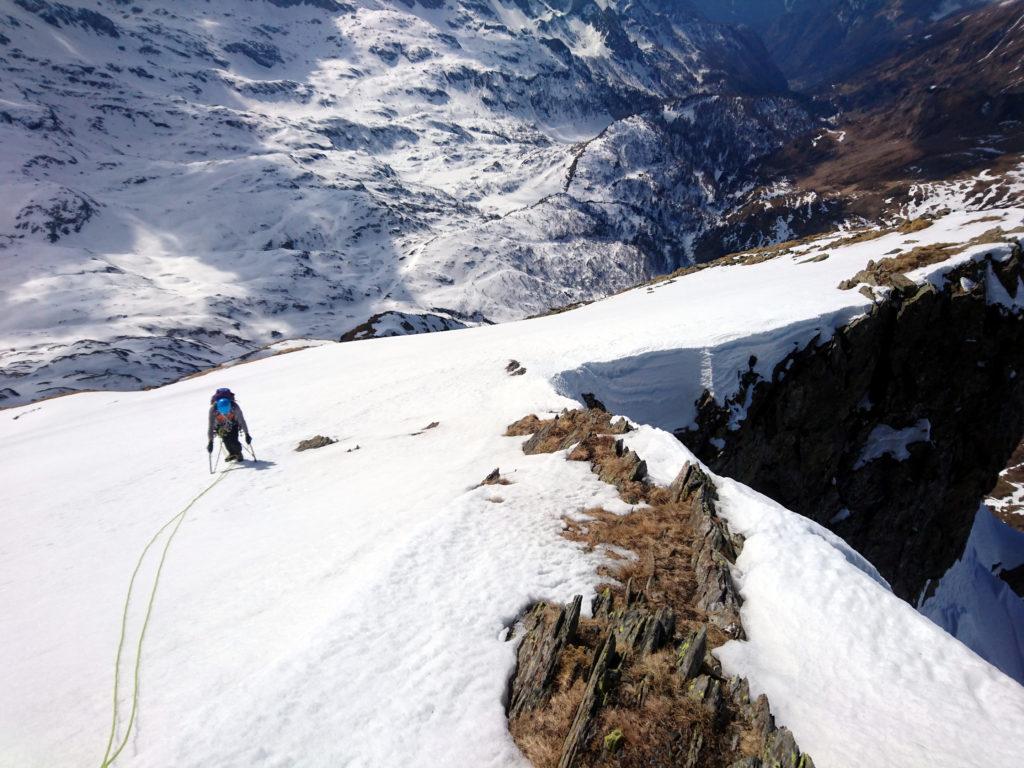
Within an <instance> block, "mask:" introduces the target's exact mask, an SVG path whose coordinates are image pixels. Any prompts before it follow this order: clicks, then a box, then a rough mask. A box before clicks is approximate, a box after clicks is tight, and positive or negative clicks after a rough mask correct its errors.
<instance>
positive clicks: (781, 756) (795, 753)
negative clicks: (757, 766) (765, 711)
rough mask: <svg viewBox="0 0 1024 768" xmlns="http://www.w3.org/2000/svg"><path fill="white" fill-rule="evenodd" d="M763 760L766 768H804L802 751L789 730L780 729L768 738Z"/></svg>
mask: <svg viewBox="0 0 1024 768" xmlns="http://www.w3.org/2000/svg"><path fill="white" fill-rule="evenodd" d="M762 760H763V762H764V764H765V768H802V766H801V762H800V749H799V748H798V747H797V745H796V739H794V738H793V734H792V733H791V732H790V730H789V729H788V728H779V729H778V730H776V731H773V732H772V733H771V734H770V735H769V736H768V740H767V741H766V742H765V746H764V754H763V755H762Z"/></svg>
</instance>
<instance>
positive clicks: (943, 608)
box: [921, 506, 1024, 685]
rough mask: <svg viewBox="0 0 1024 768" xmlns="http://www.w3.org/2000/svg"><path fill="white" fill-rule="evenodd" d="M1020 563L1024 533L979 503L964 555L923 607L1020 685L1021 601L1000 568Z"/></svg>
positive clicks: (1023, 660) (1023, 664)
mask: <svg viewBox="0 0 1024 768" xmlns="http://www.w3.org/2000/svg"><path fill="white" fill-rule="evenodd" d="M1021 565H1024V533H1021V532H1020V531H1016V530H1014V529H1013V528H1011V527H1009V526H1008V525H1005V524H1003V523H1002V522H1000V521H999V519H998V518H996V517H995V516H994V515H993V514H992V513H991V512H990V511H989V510H988V509H987V508H985V507H984V506H982V507H981V508H980V509H979V510H978V515H977V517H976V518H975V521H974V527H973V528H972V529H971V538H970V539H969V540H968V542H967V548H966V549H965V550H964V554H963V557H961V558H960V559H959V560H958V561H957V563H956V564H955V565H954V566H953V567H952V568H951V569H950V570H949V572H948V573H947V574H946V575H945V576H943V577H942V580H941V581H940V582H939V584H938V587H936V589H935V594H934V595H932V596H931V597H929V598H928V599H927V600H926V601H925V602H924V603H923V605H922V606H921V612H922V613H923V614H924V615H925V616H927V617H929V618H930V619H932V620H933V621H934V622H935V623H936V624H938V625H939V626H941V627H943V628H945V629H946V630H947V631H948V632H949V633H950V634H951V635H953V636H954V637H956V638H958V639H959V640H962V641H963V642H964V643H966V644H967V645H969V646H970V647H971V648H973V649H974V650H975V651H977V652H978V653H979V654H980V655H981V656H983V657H984V658H986V659H988V660H989V661H991V662H992V663H993V664H997V665H998V666H999V668H1000V669H1002V670H1003V671H1005V672H1006V673H1007V674H1008V675H1010V676H1011V677H1013V678H1014V679H1015V680H1016V681H1017V682H1019V683H1021V685H1024V601H1022V600H1021V598H1020V597H1019V596H1018V595H1017V594H1016V593H1015V592H1014V591H1013V589H1012V588H1011V587H1010V585H1009V584H1007V583H1006V582H1004V581H1003V580H1002V579H1000V578H999V573H1000V571H1004V570H1007V571H1009V570H1013V569H1014V568H1017V567H1019V566H1021Z"/></svg>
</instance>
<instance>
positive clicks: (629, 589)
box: [626, 576, 640, 608]
mask: <svg viewBox="0 0 1024 768" xmlns="http://www.w3.org/2000/svg"><path fill="white" fill-rule="evenodd" d="M639 600H640V594H639V593H638V592H636V591H635V590H634V589H633V577H632V576H630V577H629V578H628V579H626V607H627V608H629V607H630V606H632V605H633V603H636V602H638V601H639Z"/></svg>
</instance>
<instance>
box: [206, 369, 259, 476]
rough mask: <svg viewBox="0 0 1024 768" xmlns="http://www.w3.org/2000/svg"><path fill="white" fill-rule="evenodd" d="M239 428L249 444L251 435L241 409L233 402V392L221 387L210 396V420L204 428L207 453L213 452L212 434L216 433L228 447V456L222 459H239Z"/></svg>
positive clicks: (240, 453) (240, 456)
mask: <svg viewBox="0 0 1024 768" xmlns="http://www.w3.org/2000/svg"><path fill="white" fill-rule="evenodd" d="M239 430H243V431H244V432H245V442H246V443H247V444H249V445H251V444H252V435H250V434H249V426H248V425H247V424H246V423H245V416H243V415H242V409H241V408H240V407H239V405H238V403H236V402H235V395H234V393H233V392H232V391H231V390H230V389H227V388H224V387H222V388H221V389H218V390H217V391H216V392H214V393H213V397H211V398H210V420H209V425H208V427H207V430H206V438H207V443H206V451H207V453H213V436H214V434H216V435H219V436H220V439H221V440H223V441H224V447H225V448H227V449H228V456H227V458H226V459H224V460H225V461H241V460H242V444H241V443H240V442H239V441H238V432H239Z"/></svg>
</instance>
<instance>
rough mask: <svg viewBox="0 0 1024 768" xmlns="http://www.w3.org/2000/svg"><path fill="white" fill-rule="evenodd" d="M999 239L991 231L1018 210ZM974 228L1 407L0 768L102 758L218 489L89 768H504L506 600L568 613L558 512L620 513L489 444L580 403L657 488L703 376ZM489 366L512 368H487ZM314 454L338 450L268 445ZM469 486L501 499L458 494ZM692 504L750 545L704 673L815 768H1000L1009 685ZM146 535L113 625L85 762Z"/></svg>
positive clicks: (893, 602) (934, 632)
mask: <svg viewBox="0 0 1024 768" xmlns="http://www.w3.org/2000/svg"><path fill="white" fill-rule="evenodd" d="M987 215H993V214H992V213H991V212H988V213H987ZM998 215H1000V216H1002V217H1003V218H1004V220H1005V221H1006V223H1007V227H1008V228H1010V227H1012V226H1019V224H1020V222H1021V221H1022V218H1024V212H1022V211H1020V210H1007V211H1002V212H999V213H998ZM977 218H979V217H978V216H977V214H953V215H950V216H948V217H947V218H945V219H943V220H942V221H940V222H938V223H936V224H935V225H934V226H932V227H930V228H929V229H927V230H924V231H922V232H918V233H914V234H913V235H903V234H898V233H894V234H890V235H886V236H884V237H882V238H880V239H878V240H875V241H872V242H868V243H861V244H858V245H850V246H844V247H840V248H834V249H830V250H829V252H830V254H831V256H830V258H829V259H827V260H825V261H822V262H817V263H800V262H802V261H806V257H807V251H808V250H809V249H810V248H813V247H817V245H808V246H801V247H800V248H798V249H797V251H796V252H794V253H792V254H784V255H782V256H780V257H778V258H776V259H774V260H770V261H766V262H763V263H760V264H756V265H750V266H745V265H737V266H728V267H718V268H713V269H708V270H705V271H702V272H699V273H696V274H693V275H690V276H687V277H685V278H681V279H678V280H676V281H674V282H669V283H661V284H658V285H657V286H656V287H655V288H653V289H646V288H640V289H637V290H634V291H630V292H628V293H625V294H622V295H619V296H617V297H614V298H612V299H608V300H605V301H602V302H598V303H595V304H592V305H589V306H587V307H584V308H582V309H579V310H576V311H573V312H569V313H564V314H561V315H555V316H551V317H546V318H541V319H537V320H532V321H524V322H518V323H511V324H506V325H500V326H494V327H487V328H477V329H471V330H466V331H453V332H449V333H440V334H431V335H426V336H415V337H404V338H397V339H382V340H371V341H365V342H357V343H352V344H343V345H336V344H328V345H324V346H319V347H316V348H313V349H307V350H302V351H297V352H293V353H290V354H285V355H280V356H278V357H273V358H269V359H265V360H261V361H258V362H254V363H251V364H246V365H240V366H237V367H234V368H231V369H228V370H225V371H220V372H213V373H210V374H208V375H205V376H202V377H200V378H195V379H191V380H188V381H184V382H181V383H178V384H174V385H171V386H167V387H163V388H161V389H157V390H152V391H147V392H131V393H128V392H123V393H122V392H116V393H92V394H82V395H74V396H70V397H64V398H58V399H55V400H50V401H45V402H41V403H38V404H35V405H31V406H25V407H21V408H17V409H10V410H6V411H3V412H0V467H3V470H2V473H3V481H2V484H0V489H2V490H0V494H2V502H0V510H2V523H3V529H4V535H3V537H0V608H2V609H0V658H2V659H3V665H2V669H0V755H2V756H3V759H2V761H0V762H2V763H3V764H4V765H11V766H18V767H19V768H35V767H36V766H39V767H40V768H42V767H44V766H45V767H46V768H52V767H53V766H62V767H63V766H69V767H70V766H97V765H100V763H101V761H102V759H103V756H104V749H105V747H106V745H107V742H108V737H109V735H110V728H111V716H112V704H113V701H114V696H115V694H114V668H115V652H116V650H117V647H118V640H119V633H120V628H121V620H122V610H123V607H124V600H125V592H126V590H127V588H128V583H129V579H130V577H131V574H132V570H133V568H134V567H135V565H136V563H137V562H138V561H139V558H140V554H142V550H143V547H144V546H145V544H146V542H147V541H148V540H149V539H150V538H151V537H152V536H153V535H154V533H156V532H157V531H158V530H159V529H160V527H161V526H162V525H163V524H164V523H165V522H167V521H168V520H170V519H172V518H174V516H175V515H177V514H178V513H179V512H180V511H181V510H182V509H183V507H185V505H186V504H187V503H188V502H189V500H190V499H192V498H194V497H195V496H196V495H197V494H199V493H201V492H202V491H203V490H204V489H205V488H207V487H208V486H209V485H210V483H211V481H213V480H218V478H219V480H218V482H217V485H216V486H214V487H213V488H212V489H211V490H209V492H208V493H207V494H206V495H205V496H203V497H202V498H201V499H200V500H199V501H198V502H197V503H196V505H195V506H194V507H193V508H192V509H190V510H189V512H188V513H187V514H186V516H185V517H184V520H183V522H182V525H181V527H180V529H179V530H178V532H177V534H176V535H175V537H174V539H173V541H172V542H171V546H170V547H169V549H168V554H167V560H166V563H165V565H164V568H163V571H162V575H161V577H160V581H159V585H158V587H159V588H158V590H157V592H156V597H155V603H154V608H153V613H152V618H151V621H150V623H149V626H148V629H147V632H146V635H145V638H144V642H143V645H142V657H141V663H140V665H139V670H140V671H139V677H138V682H139V687H138V699H137V701H138V714H137V720H136V722H135V723H134V726H133V730H132V732H131V733H130V734H129V736H128V738H127V740H126V746H125V747H124V749H123V751H122V752H121V753H120V755H119V756H118V758H117V761H116V763H115V764H116V765H136V766H144V767H145V768H154V767H156V766H176V767H178V768H185V767H188V766H196V767H198V766H291V765H302V766H399V765H402V766H470V765H472V766H512V765H521V764H524V761H523V759H522V758H521V757H520V755H519V754H518V751H517V750H516V748H515V746H514V744H513V743H512V741H511V738H510V737H509V735H508V733H507V728H506V722H505V715H504V709H503V697H504V695H505V690H506V683H507V679H508V676H509V674H510V673H511V671H512V668H513V665H514V658H515V656H514V654H515V643H514V642H507V641H506V636H507V629H508V628H509V627H510V626H512V625H513V623H514V621H515V619H516V617H517V615H518V614H519V613H520V611H522V610H523V609H524V608H525V607H526V606H527V605H528V604H529V603H530V602H531V601H534V600H539V599H547V600H554V601H567V600H569V599H570V598H571V597H572V595H574V594H578V593H582V594H584V595H585V597H586V598H589V596H590V595H591V594H592V593H593V589H594V587H595V585H596V584H597V583H598V578H599V577H598V576H597V573H596V568H597V566H598V565H599V564H600V563H601V562H602V557H603V555H602V553H601V552H600V551H598V552H594V553H586V552H584V551H582V550H581V549H580V548H579V546H578V545H576V544H574V543H571V542H569V541H568V540H566V539H564V538H562V537H560V536H559V531H560V529H561V526H562V523H561V518H562V516H564V515H577V514H580V513H581V512H582V510H584V509H586V508H588V507H593V506H596V505H602V506H605V507H606V508H608V509H610V510H612V511H616V512H626V511H627V510H628V508H627V507H626V506H625V505H624V504H623V503H622V502H621V501H620V500H618V498H617V496H616V493H615V491H614V489H613V488H612V487H611V486H608V485H605V484H603V483H601V482H599V481H598V480H597V479H596V476H594V475H592V474H591V473H590V471H589V469H588V468H587V467H586V466H585V465H584V464H580V463H570V462H567V461H565V460H564V456H563V455H560V454H556V455H544V456H525V455H523V454H522V452H521V451H520V449H519V446H520V443H521V439H519V438H507V437H503V436H502V433H503V431H504V429H505V427H506V425H507V424H509V423H510V422H511V421H513V420H515V419H517V418H519V417H521V416H523V415H525V414H527V413H541V414H543V413H551V412H555V411H558V410H560V409H561V408H563V407H572V406H573V405H574V400H573V399H572V398H575V397H578V396H579V395H580V394H581V392H583V391H594V392H596V393H598V395H599V396H600V397H602V399H604V400H605V402H606V403H607V404H608V406H609V408H610V409H612V410H614V411H618V412H620V413H625V414H626V415H628V416H630V417H631V418H633V419H635V420H636V421H638V422H645V423H647V424H650V425H653V426H644V427H643V428H642V429H640V430H639V431H637V432H636V433H635V434H634V435H632V436H631V437H630V444H631V446H632V447H634V448H636V449H637V450H638V451H639V452H640V454H641V455H642V456H644V457H645V458H646V459H647V461H648V464H649V466H650V468H651V473H652V476H653V477H654V478H655V479H656V480H657V481H659V482H669V481H670V480H671V479H672V478H673V477H674V476H675V474H676V472H677V471H678V469H679V468H680V466H681V465H682V464H683V462H685V461H687V460H691V459H692V457H691V456H690V454H689V453H688V452H687V451H686V449H685V448H683V447H682V446H681V444H679V443H678V442H677V441H676V440H675V439H674V438H672V437H671V435H670V434H668V433H667V432H665V431H662V429H658V428H656V427H660V428H672V427H675V426H679V425H680V424H684V423H686V422H688V421H689V419H690V418H692V415H693V413H692V403H693V401H694V400H695V399H696V395H697V394H699V392H700V390H701V389H702V388H703V387H705V386H708V385H709V384H710V385H712V386H711V388H712V389H713V391H714V393H715V395H716V397H718V398H719V399H720V400H723V399H724V398H726V397H728V396H729V395H730V394H732V392H733V391H734V389H735V370H736V362H737V360H742V361H743V362H742V364H741V365H744V366H745V361H746V360H747V358H748V357H749V355H750V354H751V352H752V351H756V353H757V355H758V359H759V367H760V366H763V367H764V368H765V369H766V370H770V369H771V367H772V366H773V365H774V364H775V363H776V362H778V361H779V360H781V359H782V358H783V357H784V356H785V355H786V354H788V353H789V352H790V351H792V350H793V348H794V345H801V344H804V343H807V341H809V340H810V339H811V338H812V337H813V336H815V335H820V336H822V337H827V336H828V334H829V332H830V331H831V330H832V329H834V328H835V327H837V326H839V325H841V324H843V323H845V322H847V321H849V320H850V319H851V318H852V317H855V316H857V315H858V314H861V313H863V312H865V311H866V310H867V309H868V308H869V306H870V303H871V301H870V299H868V298H867V297H865V296H864V295H862V294H861V293H859V292H858V291H857V290H849V291H840V290H838V289H837V288H836V286H837V285H838V283H839V282H840V281H841V280H843V279H845V278H848V277H850V276H851V275H853V274H854V273H856V272H857V271H858V270H859V269H861V268H862V267H863V266H864V264H865V263H866V261H867V260H868V259H869V258H877V255H878V254H880V253H885V252H887V251H890V250H892V249H893V248H895V247H898V246H900V245H901V244H902V245H906V241H907V240H910V239H913V240H917V241H920V242H940V241H948V240H949V239H950V238H951V237H954V236H955V237H956V238H958V239H968V238H971V237H974V236H975V235H978V234H980V233H981V232H983V231H985V230H987V229H990V228H991V227H992V223H991V222H977V221H975V220H976V219H977ZM825 242H827V241H825ZM1004 252H1005V247H1000V246H977V247H974V248H972V249H970V250H969V251H968V252H965V254H964V255H963V256H962V257H959V258H961V259H969V258H977V259H983V258H996V259H999V258H1003V257H1004V255H1005V254H1004ZM942 269H943V268H942V267H939V268H936V269H934V270H932V272H933V274H932V275H930V276H928V277H930V279H939V278H938V277H936V275H937V274H938V273H940V272H941V271H942ZM1018 295H1020V294H1019V293H1018ZM664 355H669V356H671V358H672V363H673V365H671V366H669V365H664V363H665V359H664V358H663V357H662V356H664ZM510 359H515V360H518V361H519V362H520V363H521V364H522V365H523V366H525V367H526V369H527V373H526V374H525V375H523V376H509V375H508V374H507V373H506V371H505V367H506V365H507V363H508V362H509V360H510ZM645 366H647V367H645ZM584 385H585V387H586V388H583V387H584ZM218 386H230V387H232V388H233V389H234V391H235V392H236V393H237V394H238V398H239V401H240V403H241V404H242V405H243V407H244V408H245V412H246V416H247V419H248V422H249V424H250V426H251V428H252V431H253V434H254V436H255V442H254V447H255V449H256V452H257V455H258V456H259V459H260V462H259V463H256V464H252V463H250V464H249V465H247V466H244V467H241V468H238V469H233V470H231V471H230V472H228V473H227V474H225V475H224V476H223V477H221V476H220V475H213V476H211V475H210V474H209V472H208V469H207V456H206V454H205V451H204V443H205V433H204V426H205V419H206V408H207V404H208V397H209V394H210V393H211V392H212V391H213V389H215V388H216V387H218ZM432 422H438V426H437V427H435V428H432V429H427V430H424V427H426V426H427V425H429V424H431V423H432ZM414 433H419V434H414ZM316 434H323V435H327V436H332V437H335V438H337V439H338V443H337V444H335V445H331V446H328V447H326V448H323V449H320V450H317V451H312V452H305V453H295V452H294V451H293V448H294V447H295V445H296V444H297V443H298V441H299V440H301V439H304V438H308V437H311V436H313V435H316ZM357 446H358V450H357ZM495 467H500V468H501V471H502V473H503V474H504V475H505V476H506V477H508V478H509V479H510V480H511V481H512V484H511V485H508V486H485V487H477V484H478V483H479V482H480V481H481V480H482V479H483V478H484V477H485V476H486V475H487V474H488V472H490V471H491V470H492V469H493V468H495ZM720 493H721V494H722V499H723V511H724V514H725V515H726V516H727V518H728V519H729V521H730V523H731V525H732V526H733V528H734V529H735V530H736V531H738V532H741V533H743V534H744V535H746V536H747V537H748V541H747V545H746V547H745V549H744V551H743V555H742V556H741V558H740V560H739V562H738V563H737V569H736V577H737V580H738V582H739V583H740V585H741V587H742V591H743V596H744V598H745V600H746V602H745V605H744V608H743V621H744V625H745V628H746V631H747V634H748V635H749V641H746V642H742V643H741V642H733V643H730V644H729V645H727V646H725V647H724V648H722V649H721V650H720V651H719V652H718V653H719V657H720V658H721V660H722V662H723V664H724V666H725V669H726V671H727V672H728V673H730V674H731V673H738V674H742V675H747V676H749V677H750V681H751V687H752V690H753V691H754V692H761V691H764V692H767V693H768V695H769V697H770V699H771V701H772V706H773V709H774V711H775V713H776V715H777V717H778V719H779V721H780V723H781V724H783V725H787V726H789V727H790V728H792V729H793V731H794V732H795V734H796V737H797V739H798V741H799V743H800V745H801V748H803V749H805V750H806V751H808V752H809V753H810V754H811V755H813V757H814V758H815V761H816V763H817V764H818V765H819V766H822V768H858V767H859V766H864V765H872V766H893V768H895V767H897V766H900V767H901V768H902V767H905V766H925V765H927V766H930V767H947V766H948V768H963V766H967V765H986V766H992V767H998V768H1018V766H1019V765H1020V742H1019V737H1020V734H1021V733H1024V688H1022V687H1021V686H1019V685H1018V684H1017V683H1015V682H1013V681H1012V680H1010V679H1009V678H1008V677H1006V676H1005V675H1003V674H1002V673H1000V672H999V671H997V670H996V669H995V668H993V667H991V666H990V665H988V664H987V663H985V662H984V661H982V660H981V659H980V658H979V657H978V656H976V655H975V654H974V653H973V652H971V651H969V650H968V649H967V648H966V646H964V645H961V644H960V643H959V642H957V641H956V640H954V639H953V638H951V637H950V636H948V635H946V634H945V633H944V632H943V631H942V630H941V629H940V628H939V627H938V626H936V625H934V624H932V623H931V622H930V621H928V620H927V619H926V618H924V617H923V616H921V615H920V614H918V613H917V612H916V611H914V609H913V608H912V607H911V606H910V605H908V604H906V603H904V602H903V601H901V600H899V599H897V598H896V597H895V596H893V595H892V594H891V592H889V591H888V590H887V588H886V587H885V585H884V583H883V582H882V581H881V580H880V579H879V578H878V576H877V574H876V573H875V572H874V570H873V569H872V568H871V566H870V565H868V564H867V563H865V562H864V561H863V559H862V558H860V557H859V556H857V555H856V553H854V552H853V551H852V550H850V549H849V548H848V547H846V546H845V545H844V544H843V543H842V542H841V541H840V540H839V539H837V538H836V537H835V536H834V535H833V534H831V533H828V532H827V531H825V530H824V529H822V528H820V527H819V526H817V525H815V524H814V523H812V522H809V521H808V520H806V519H804V518H802V517H799V516H797V515H794V514H792V513H790V512H787V511H786V510H784V509H782V508H780V507H778V506H777V505H775V504H774V503H772V502H770V501H768V500H767V499H765V498H763V497H760V496H758V495H757V494H754V493H753V492H751V491H749V490H748V489H746V488H743V487H741V486H739V485H737V484H736V483H734V482H731V481H728V480H722V481H721V484H720ZM165 537H166V533H165V534H164V537H160V538H158V541H157V544H156V546H155V548H153V549H151V550H150V552H149V553H148V554H147V555H146V557H145V558H143V561H142V566H141V569H140V572H139V576H138V579H137V585H136V590H137V591H136V597H135V598H134V599H133V600H132V601H131V603H130V605H129V609H128V619H127V624H126V642H125V650H124V653H123V657H122V659H121V663H120V667H119V668H120V686H119V688H118V690H117V692H116V699H117V702H118V711H119V716H118V719H117V723H116V727H115V733H114V738H113V743H114V744H115V745H117V744H118V743H120V741H121V740H123V739H124V737H125V733H126V727H127V722H128V716H129V712H130V702H131V699H132V687H133V680H134V677H133V669H134V665H135V661H136V655H135V648H136V647H137V643H138V637H139V633H140V631H141V624H142V620H143V617H144V614H145V610H146V599H147V598H148V594H149V590H150V588H151V586H152V584H153V580H154V578H155V575H156V567H157V562H158V555H159V553H160V551H161V550H162V547H163V545H164V544H165V543H166V538H165ZM587 603H588V600H587V599H585V601H584V605H587Z"/></svg>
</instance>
